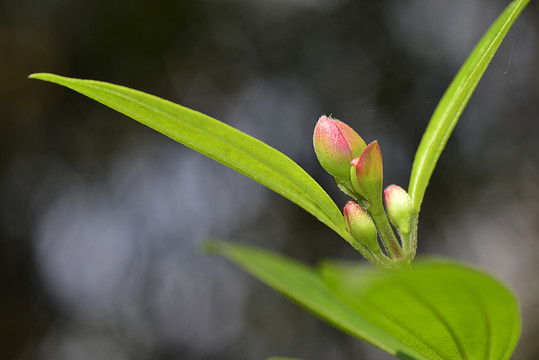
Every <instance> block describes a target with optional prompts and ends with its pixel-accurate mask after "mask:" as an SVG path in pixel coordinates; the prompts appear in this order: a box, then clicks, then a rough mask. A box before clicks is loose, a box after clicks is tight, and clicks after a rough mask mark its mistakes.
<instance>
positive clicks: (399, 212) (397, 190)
mask: <svg viewBox="0 0 539 360" xmlns="http://www.w3.org/2000/svg"><path fill="white" fill-rule="evenodd" d="M384 200H385V203H386V209H387V215H388V216H389V220H390V221H391V223H392V224H393V226H395V227H396V228H397V230H398V231H399V232H400V233H401V234H403V235H408V234H410V228H411V226H412V217H413V209H412V199H411V198H410V195H408V193H407V192H406V191H405V190H404V189H403V188H401V187H400V186H398V185H389V186H388V187H387V188H386V189H385V191H384Z"/></svg>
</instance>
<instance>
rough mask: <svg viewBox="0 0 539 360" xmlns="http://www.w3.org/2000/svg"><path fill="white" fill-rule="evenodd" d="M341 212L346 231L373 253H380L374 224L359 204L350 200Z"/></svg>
mask: <svg viewBox="0 0 539 360" xmlns="http://www.w3.org/2000/svg"><path fill="white" fill-rule="evenodd" d="M343 213H344V220H345V223H346V228H347V229H348V232H349V233H350V234H352V236H353V237H354V238H355V239H356V240H357V241H358V242H359V243H360V244H361V245H363V246H365V247H366V248H367V249H369V250H370V251H371V252H372V253H373V254H375V255H378V254H381V250H380V245H378V232H377V230H376V225H375V224H374V221H372V219H371V217H370V216H369V214H368V213H367V212H366V211H365V210H364V209H363V208H362V207H361V205H359V204H358V203H357V202H356V201H354V200H350V201H348V203H347V204H346V206H345V207H344V211H343Z"/></svg>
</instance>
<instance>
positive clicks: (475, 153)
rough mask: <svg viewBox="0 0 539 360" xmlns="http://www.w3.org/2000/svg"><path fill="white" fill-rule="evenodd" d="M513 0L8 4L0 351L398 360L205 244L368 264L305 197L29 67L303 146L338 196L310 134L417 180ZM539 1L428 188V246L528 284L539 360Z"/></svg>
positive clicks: (526, 312) (2, 14)
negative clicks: (442, 118) (321, 127)
mask: <svg viewBox="0 0 539 360" xmlns="http://www.w3.org/2000/svg"><path fill="white" fill-rule="evenodd" d="M507 3H508V1H501V0H496V1H494V0H453V1H449V0H440V1H432V0H410V1H402V0H387V1H359V0H268V1H257V0H202V1H179V0H178V1H172V0H158V1H151V2H150V1H127V0H109V1H103V0H92V1H72V0H70V1H67V0H4V1H3V2H0V136H1V138H0V141H1V142H0V144H1V150H0V358H1V359H43V360H49V359H51V360H52V359H55V360H86V359H107V360H123V359H141V360H142V359H163V360H164V359H193V360H198V359H200V360H202V359H265V358H266V357H268V356H271V355H288V356H295V357H300V358H303V359H337V360H338V359H352V358H353V359H362V358H365V359H367V358H368V359H388V358H391V357H390V356H388V355H385V354H384V353H383V352H381V351H379V350H377V349H375V348H373V347H372V346H369V345H365V344H363V343H361V342H360V341H358V340H356V339H353V338H350V337H348V336H346V335H344V334H341V333H340V332H338V331H337V330H335V329H333V328H331V327H330V326H329V325H326V324H325V323H323V322H321V321H319V320H317V319H314V318H313V317H311V316H310V315H309V314H307V313H306V312H304V311H303V310H301V309H299V308H298V307H296V306H295V305H293V304H291V303H290V302H288V301H287V300H286V299H284V298H282V297H281V296H280V295H278V294H277V293H275V292H274V291H273V290H271V289H269V288H268V287H266V286H264V285H262V284H260V283H259V282H258V281H256V280H254V279H252V278H251V277H249V276H247V275H245V274H244V273H243V272H242V271H241V270H239V269H237V268H236V267H235V266H234V265H232V264H230V263H228V262H227V261H225V260H223V259H221V258H218V257H215V256H208V255H204V254H203V253H202V252H201V251H200V250H199V249H200V244H201V243H202V241H203V240H204V239H205V238H207V237H209V236H212V237H217V238H222V239H227V240H234V241H241V242H245V243H250V244H255V245H259V246H262V247H265V248H269V249H273V250H276V251H279V252H281V253H284V254H287V255H289V256H292V257H294V258H297V259H301V260H303V261H306V262H308V263H311V264H314V263H316V262H317V261H319V260H320V259H322V258H325V257H336V258H347V259H359V254H357V253H355V252H354V250H353V249H352V248H351V247H349V246H348V245H347V244H346V243H345V242H344V241H343V240H342V239H340V238H338V236H337V235H336V234H334V233H332V232H331V231H330V230H329V229H327V228H325V227H324V226H323V225H322V224H321V223H319V222H317V221H316V220H315V219H314V218H312V217H311V216H310V215H309V214H307V213H305V212H304V211H303V210H302V209H300V208H299V207H297V206H296V205H294V204H292V203H290V202H288V201H287V200H285V199H283V198H281V197H280V196H278V195H276V194H274V193H272V192H271V191H269V190H267V189H265V188H264V187H262V186H261V185H258V184H257V183H255V182H254V181H252V180H250V179H247V178H245V177H243V176H241V175H239V174H237V173H235V172H233V171H232V170H230V169H227V168H225V167H224V166H222V165H219V164H217V163H215V162H214V161H211V160H208V159H206V158H204V157H203V156H201V155H199V154H197V153H195V152H193V151H192V150H189V149H187V148H185V147H184V146H182V145H178V144H176V143H174V142H172V141H171V140H169V139H167V138H165V137H164V136H162V135H159V134H157V133H155V132H154V131H152V130H150V129H148V128H146V127H144V126H142V125H140V124H138V123H136V122H134V121H133V120H130V119H128V118H126V117H124V116H122V115H120V114H117V113H115V112H113V111H111V110H109V109H107V108H105V107H103V106H101V105H99V104H97V103H95V102H93V101H91V100H89V99H87V98H84V97H83V96H80V95H78V94H75V93H73V92H71V91H68V90H66V89H64V88H61V87H59V86H54V85H52V84H46V83H43V82H38V81H34V80H27V76H28V75H29V74H30V73H33V72H53V73H58V74H61V75H67V76H73V77H80V78H92V79H98V80H105V81H109V82H113V83H118V84H122V85H126V86H130V87H133V88H137V89H140V90H143V91H146V92H149V93H153V94H156V95H159V96H162V97H164V98H167V99H170V100H172V101H175V102H179V103H181V104H183V105H186V106H188V107H192V108H195V109H197V110H199V111H202V112H204V113H207V114H209V115H211V116H214V117H215V118H217V119H220V120H222V121H224V122H226V123H229V124H231V125H233V126H235V127H237V128H239V129H241V130H243V131H245V132H247V133H249V134H251V135H253V136H256V137H258V138H260V139H262V140H263V141H265V142H267V143H268V144H270V145H272V146H274V147H276V148H277V149H279V150H281V151H282V152H283V153H285V154H287V155H289V156H290V157H291V158H292V159H294V160H295V161H297V162H298V163H299V164H300V165H301V166H303V167H304V168H305V169H306V170H307V171H308V172H309V173H310V174H311V175H312V176H313V177H314V178H315V179H316V180H317V181H319V182H320V183H321V184H322V186H323V187H324V188H325V189H327V191H328V192H329V193H330V195H331V196H332V197H333V198H334V199H335V200H336V201H337V203H338V205H339V206H343V205H344V203H345V202H346V197H345V196H344V195H342V194H340V193H339V192H338V191H337V190H336V188H335V186H334V184H333V183H332V181H331V179H330V177H329V176H328V175H327V174H326V173H324V171H323V170H322V169H321V167H320V166H319V164H318V163H317V162H316V159H315V156H314V152H313V150H312V142H311V136H312V131H313V128H314V124H315V121H316V120H317V119H318V117H319V116H320V115H321V114H333V116H334V117H336V118H339V119H341V120H343V121H345V122H347V123H348V124H350V125H351V126H352V127H354V128H355V129H356V130H357V131H358V133H360V134H361V136H362V137H363V138H364V139H365V140H366V141H367V142H370V141H372V140H374V139H378V140H379V143H380V145H381V148H382V153H383V156H384V170H385V174H384V175H385V179H384V181H385V185H389V184H391V183H396V184H399V185H401V186H403V187H406V186H407V183H408V178H409V171H410V167H411V164H412V161H413V156H414V152H415V149H416V148H417V145H418V143H419V140H420V138H421V134H422V132H423V130H424V128H425V126H426V124H427V122H428V119H429V117H430V114H431V113H432V111H433V110H434V107H435V106H436V104H437V101H438V100H439V99H440V97H441V95H442V94H443V92H444V90H445V88H446V87H447V86H448V84H449V82H450V81H451V79H452V77H453V76H454V74H455V73H456V71H457V70H458V68H459V66H460V65H461V64H462V62H463V61H464V59H465V58H466V56H467V54H468V53H469V52H470V51H471V49H472V47H473V45H474V44H475V43H476V42H477V41H478V39H479V37H480V36H481V34H482V33H484V31H485V30H486V29H487V28H488V26H489V25H490V24H491V23H492V21H493V20H494V19H495V17H496V16H497V15H498V14H499V13H501V11H502V9H503V7H504V6H505V5H506V4H507ZM538 29H539V7H538V6H537V2H535V1H532V3H531V4H530V5H529V6H528V8H527V9H525V11H524V13H523V14H522V16H521V18H520V19H519V20H518V21H517V22H516V24H515V26H514V28H513V29H512V30H511V31H510V33H509V34H508V36H507V38H506V40H505V41H504V43H503V44H502V46H501V48H500V50H499V52H498V53H497V55H496V56H495V58H494V60H493V62H492V64H491V65H490V67H489V69H488V70H487V72H486V73H485V76H484V78H483V80H482V81H481V83H480V85H479V86H478V88H477V91H476V93H475V94H474V96H473V97H472V99H471V101H470V104H469V105H468V108H467V109H466V111H465V112H464V115H463V116H462V119H461V121H460V123H459V125H458V126H457V127H456V129H455V132H454V134H453V136H452V138H451V139H450V141H449V143H448V145H447V147H446V150H445V152H444V154H443V155H442V157H441V159H440V163H439V165H438V167H437V169H436V171H435V173H434V176H433V178H432V181H431V185H430V187H429V189H428V191H427V193H426V197H425V202H424V203H423V207H422V212H421V218H420V238H419V254H420V255H423V254H439V255H444V256H451V257H455V258H457V259H460V260H463V261H468V262H472V263H474V264H477V265H479V266H481V267H483V268H485V269H488V270H489V271H491V272H492V273H493V274H496V275H497V276H498V277H499V278H501V279H502V280H504V281H505V282H506V283H508V284H509V286H510V287H511V288H512V289H513V290H514V291H515V292H516V293H517V294H518V296H519V299H520V302H521V306H522V317H523V334H522V338H521V341H520V344H519V346H518V348H517V353H516V354H515V358H518V359H530V360H532V359H537V358H539V345H538V344H537V334H538V333H539V300H538V299H539V281H538V278H539V277H538V275H539V261H538V260H537V259H538V258H539V185H538V183H539V167H538V164H539V142H538V141H537V137H538V136H539V122H538V120H539V119H538V114H539V66H538V65H539V39H538V36H539V32H538Z"/></svg>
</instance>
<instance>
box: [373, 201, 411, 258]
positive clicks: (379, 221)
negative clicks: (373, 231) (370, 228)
mask: <svg viewBox="0 0 539 360" xmlns="http://www.w3.org/2000/svg"><path fill="white" fill-rule="evenodd" d="M367 211H368V212H369V215H370V216H371V217H372V220H373V221H374V223H375V224H376V227H377V228H378V231H379V233H380V238H381V239H382V243H383V244H384V247H385V248H386V251H387V253H388V254H389V256H390V257H391V258H392V259H397V260H399V259H402V257H403V254H402V248H401V246H400V244H399V242H398V240H397V238H396V237H395V233H394V232H393V229H392V228H391V225H390V224H389V221H388V220H387V216H386V213H385V211H384V210H383V207H381V206H379V207H378V206H377V207H371V208H369V209H368V210H367Z"/></svg>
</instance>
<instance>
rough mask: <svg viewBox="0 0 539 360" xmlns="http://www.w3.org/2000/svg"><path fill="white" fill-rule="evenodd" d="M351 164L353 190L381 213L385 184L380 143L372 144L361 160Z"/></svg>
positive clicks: (355, 160)
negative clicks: (383, 185) (383, 183)
mask: <svg viewBox="0 0 539 360" xmlns="http://www.w3.org/2000/svg"><path fill="white" fill-rule="evenodd" d="M350 164H351V165H352V169H351V170H350V178H351V182H352V188H353V190H354V191H355V192H356V193H357V194H359V195H361V197H363V198H364V199H365V200H367V203H368V205H369V211H371V210H370V209H371V207H373V210H374V211H375V212H380V211H381V210H383V209H382V182H383V178H384V175H383V165H382V152H381V151H380V147H379V146H378V142H376V141H373V142H371V143H370V144H369V145H368V146H367V147H366V148H365V150H363V153H362V154H361V157H360V158H355V159H353V160H352V161H351V162H350Z"/></svg>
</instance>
